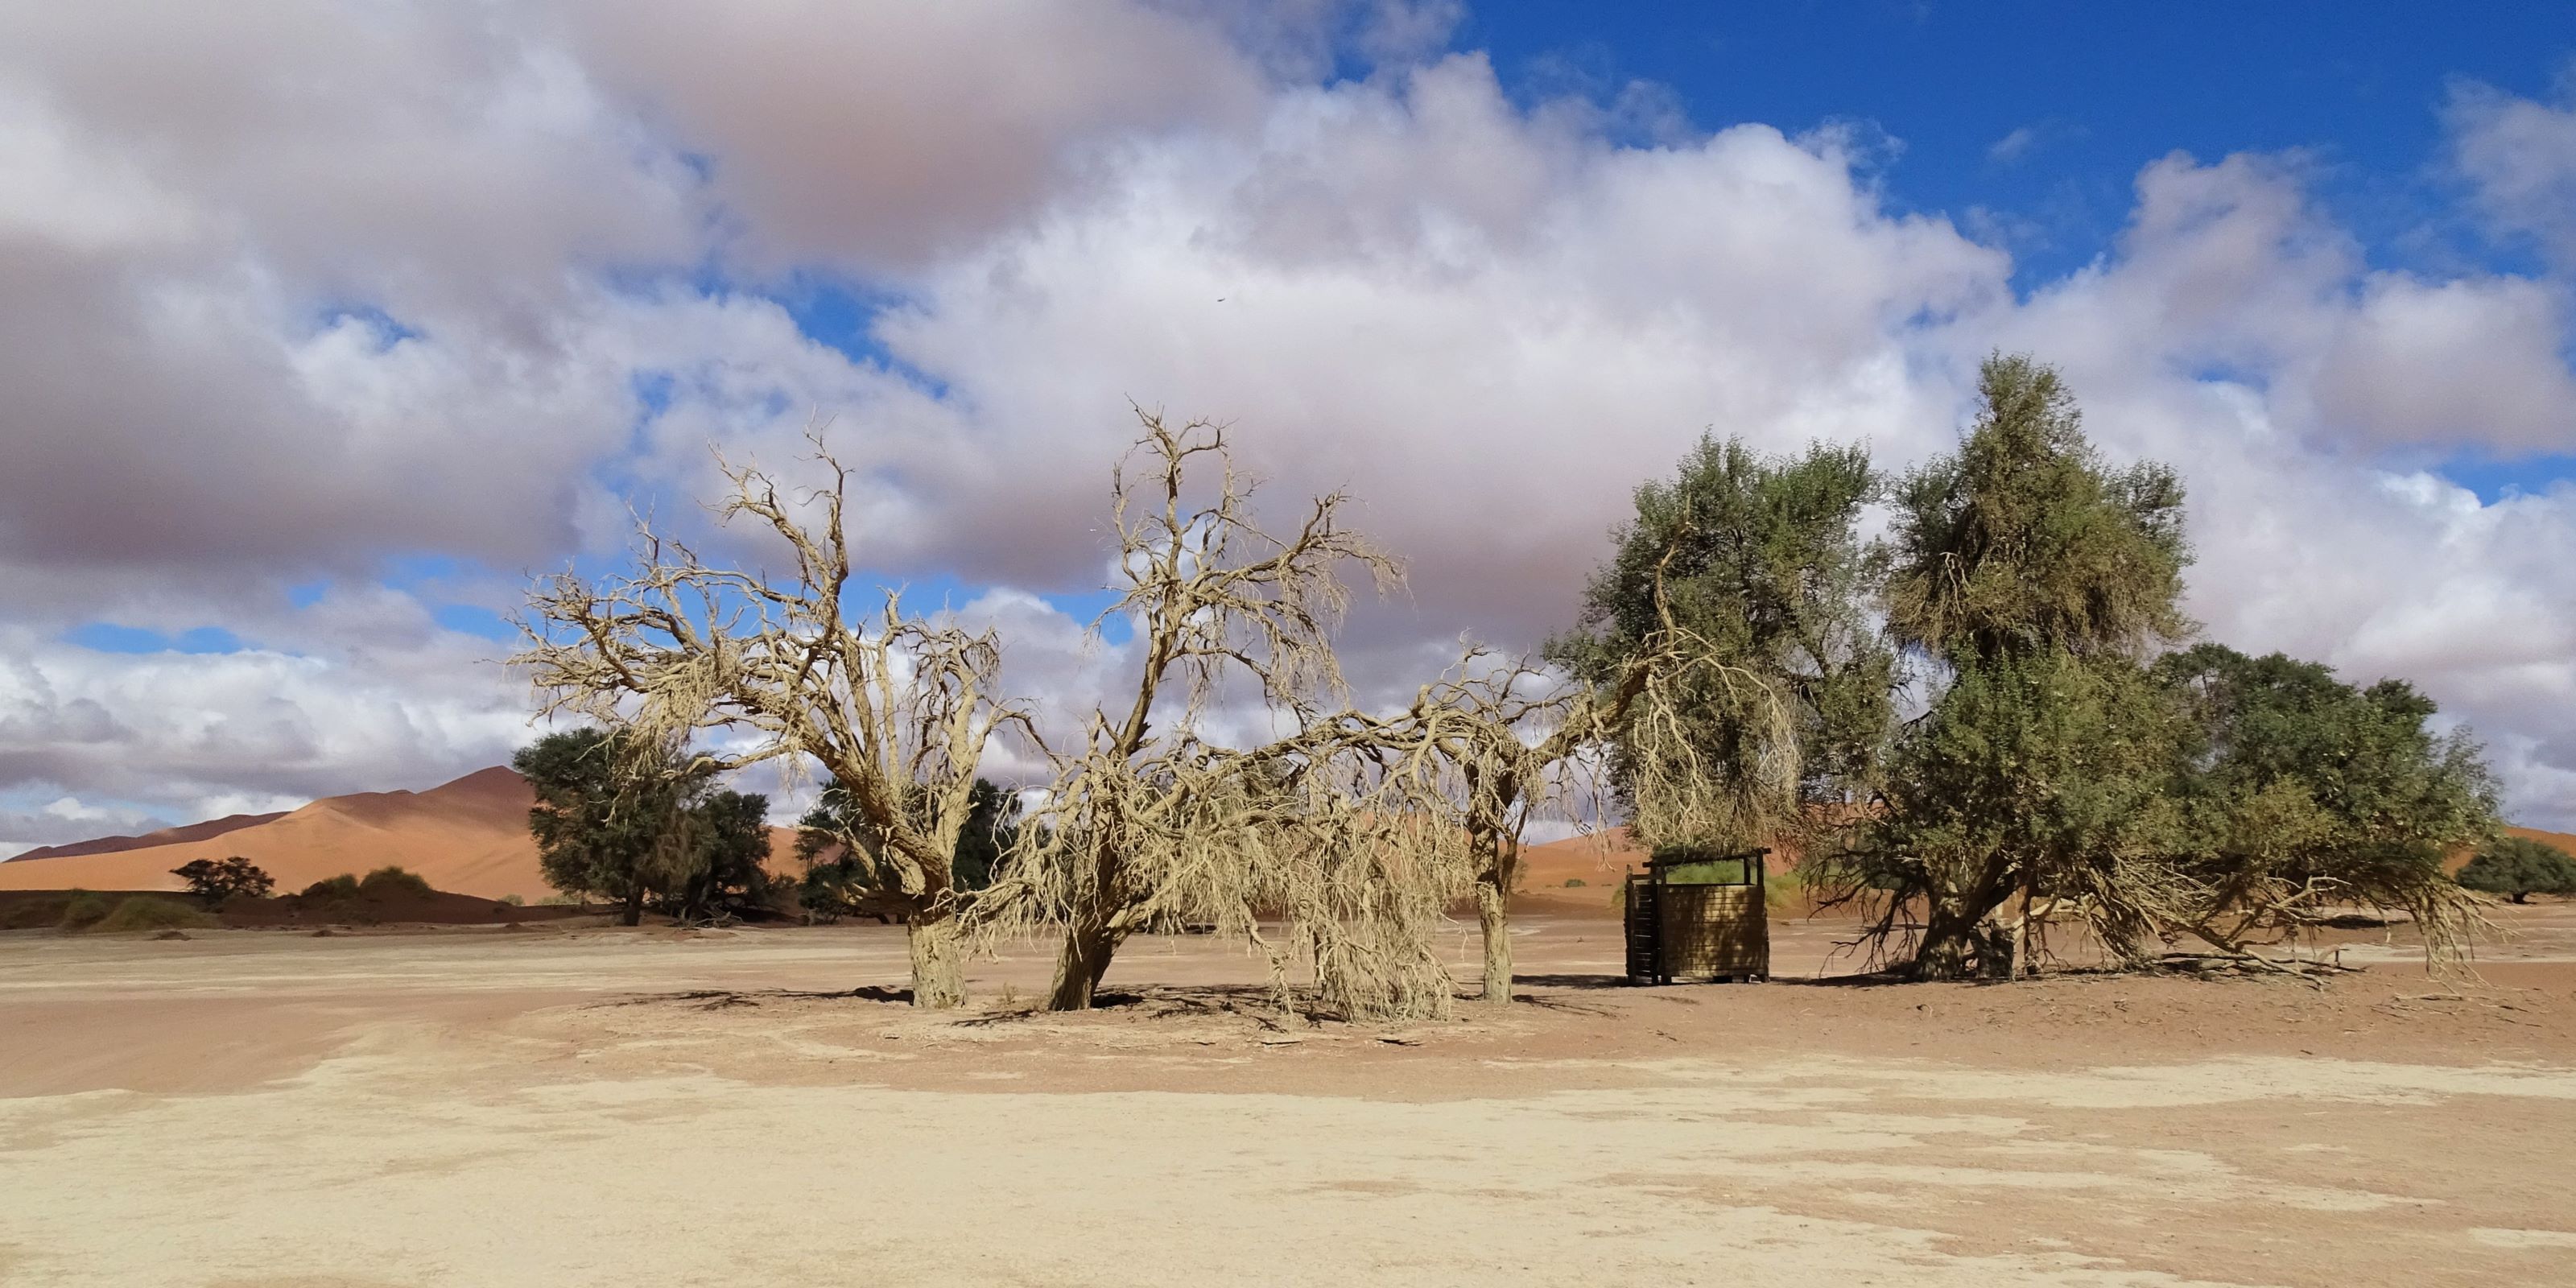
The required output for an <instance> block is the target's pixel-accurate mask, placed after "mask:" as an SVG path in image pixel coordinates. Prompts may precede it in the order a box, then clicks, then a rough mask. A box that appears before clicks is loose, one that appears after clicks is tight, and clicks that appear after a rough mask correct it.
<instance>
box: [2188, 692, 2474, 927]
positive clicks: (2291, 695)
mask: <svg viewBox="0 0 2576 1288" xmlns="http://www.w3.org/2000/svg"><path fill="white" fill-rule="evenodd" d="M2155 676H2156V679H2157V681H2158V682H2159V684H2160V685H2161V686H2162V687H2163V688H2164V689H2165V690H2166V691H2167V692H2168V693H2169V694H2170V695H2171V696H2172V698H2173V700H2174V702H2175V704H2176V705H2177V707H2178V708H2179V709H2180V711H2181V712H2182V713H2183V714H2184V717H2185V727H2186V729H2187V730H2188V733H2187V735H2186V740H2185V743H2184V748H2183V753H2184V754H2183V759H2182V763H2181V765H2180V767H2179V770H2178V773H2177V775H2176V779H2177V781H2176V783H2175V786H2174V793H2175V795H2176V797H2177V799H2178V800H2179V801H2180V802H2181V803H2182V805H2183V808H2184V810H2185V812H2186V817H2187V820H2188V823H2189V827H2190V834H2189V836H2188V838H2187V839H2186V842H2185V844H2184V846H2183V847H2182V849H2181V851H2180V853H2179V854H2178V856H2177V858H2176V861H2175V862H2176V866H2177V868H2178V870H2179V871H2178V875H2180V876H2181V877H2183V878H2185V881H2184V882H2183V883H2182V884H2181V886H2180V889H2181V891H2182V892H2183V893H2184V895H2185V896H2186V902H2185V903H2184V904H2183V906H2182V911H2181V912H2180V914H2179V915H2178V916H2176V917H2175V918H2174V920H2175V922H2176V924H2178V925H2179V926H2181V927H2182V928H2184V929H2185V930H2187V931H2188V932H2189V933H2191V934H2194V935H2196V936H2198V937H2200V938H2202V939H2205V940H2208V941H2209V942H2211V943H2212V944H2214V945H2216V946H2218V947H2220V948H2222V949H2225V950H2227V951H2230V952H2242V951H2244V950H2245V949H2246V947H2247V946H2248V944H2249V943H2250V942H2252V941H2254V940H2257V939H2262V938H2267V937H2275V936H2277V935H2279V934H2281V933H2284V932H2291V931H2295V930H2297V929H2298V928H2300V927H2301V926H2302V925H2304V924H2305V923H2306V922H2307V921H2309V920H2310V919H2312V917H2313V915H2314V913H2315V910H2316V909H2317V907H2318V905H2319V904H2321V903H2324V902H2327V901H2332V902H2337V903H2365V904H2371V905H2375V906H2395V907H2402V908H2405V909H2407V910H2408V911H2410V912H2411V913H2413V914H2414V916H2415V919H2416V922H2417V924H2418V925H2419V926H2421V927H2423V928H2424V930H2425V932H2426V935H2427V938H2428V940H2432V941H2435V942H2436V943H2437V945H2438V942H2439V941H2440V940H2442V939H2443V938H2444V937H2445V936H2446V934H2447V933H2448V931H2449V930H2450V929H2452V928H2455V927H2456V926H2457V924H2458V923H2459V922H2460V921H2461V920H2462V919H2463V916H2464V913H2465V908H2464V907H2462V906H2461V905H2460V904H2459V902H2458V900H2457V898H2456V894H2455V891H2454V890H2453V887H2452V884H2451V883H2450V882H2449V881H2447V880H2445V879H2444V878H2443V876H2442V867H2441V864H2442V856H2443V855H2444V854H2446V853H2448V852H2450V851H2452V850H2455V849H2458V848H2460V847H2462V846H2468V845H2475V844H2477V843H2479V842H2481V841H2483V840H2485V839H2487V838H2488V837H2490V836H2492V835H2493V834H2494V830H2495V825H2496V821H2495V807H2496V799H2495V788H2494V783H2493V779H2492V777H2491V775H2490V774H2489V773H2488V771H2487V768H2486V766H2485V764H2484V763H2483V762H2482V761H2481V760H2480V758H2479V756H2478V751H2477V746H2476V744H2475V743H2474V742H2473V741H2472V740H2471V739H2470V737H2469V735H2468V734H2467V733H2466V732H2465V731H2455V732H2453V733H2451V734H2449V735H2447V736H2443V735H2436V734H2435V733H2434V732H2433V731H2432V730H2431V729H2430V728H2429V727H2428V722H2429V721H2430V720H2431V719H2432V717H2433V715H2434V714H2435V708H2434V704H2433V702H2432V700H2431V699H2429V698H2427V697H2425V696H2424V695H2422V694H2420V693H2418V692H2416V690H2415V688H2414V686H2412V685H2410V684H2407V683H2406V682H2405V681H2402V680H2382V681H2380V682H2378V683H2376V684H2373V685H2371V686H2370V687H2368V688H2366V689H2365V688H2356V687H2354V686H2353V685H2350V684H2346V683H2344V682H2343V681H2341V680H2339V679H2337V678H2336V677H2335V674H2334V672H2333V671H2332V670H2330V669H2328V668H2327V667H2325V666H2323V665H2321V664H2318V663H2315V662H2303V661H2299V660H2297V659H2294V658H2290V657H2286V656H2283V655H2282V654H2278V653H2275V654H2272V655H2270V656H2268V657H2259V658H2257V657H2248V656H2246V655H2245V654H2242V653H2239V652H2237V651H2236V650H2234V649H2231V648H2228V647H2226V646H2224V645H2220V644H2201V645H2198V646H2196V647H2193V648H2190V649H2186V650H2183V651H2181V652H2178V653H2173V654H2170V655H2168V656H2166V657H2164V658H2162V659H2159V660H2158V661H2157V663H2156V665H2155Z"/></svg>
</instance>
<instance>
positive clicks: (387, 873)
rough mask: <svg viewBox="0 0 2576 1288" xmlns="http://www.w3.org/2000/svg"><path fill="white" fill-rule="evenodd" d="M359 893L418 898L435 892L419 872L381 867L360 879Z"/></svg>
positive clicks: (373, 896) (382, 897)
mask: <svg viewBox="0 0 2576 1288" xmlns="http://www.w3.org/2000/svg"><path fill="white" fill-rule="evenodd" d="M358 893H359V894H362V895H365V896H366V897H367V898H370V899H396V898H418V897H421V896H424V895H428V894H431V893H434V892H433V891H432V890H431V889H430V888H429V882H428V880H427V879H425V878H423V877H422V876H421V875H420V874H419V873H417V872H405V871H403V870H402V869H401V868H398V867H391V866H387V867H381V868H378V869H376V870H375V871H373V872H370V873H368V874H367V875H365V876H363V877H360V878H359V879H358Z"/></svg>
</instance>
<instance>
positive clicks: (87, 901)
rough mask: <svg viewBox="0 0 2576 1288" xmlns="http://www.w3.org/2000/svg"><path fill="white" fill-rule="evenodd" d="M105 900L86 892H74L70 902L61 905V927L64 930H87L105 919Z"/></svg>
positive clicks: (108, 909)
mask: <svg viewBox="0 0 2576 1288" xmlns="http://www.w3.org/2000/svg"><path fill="white" fill-rule="evenodd" d="M109 911H110V908H109V905H108V902H107V900H105V899H102V898H100V897H99V896H97V895H94V894H91V893H90V892H89V891H87V890H74V891H72V897H71V900H70V902H68V903H65V904H64V905H63V919H62V921H61V923H60V924H61V926H62V928H63V929H65V930H87V929H89V928H90V927H92V926H95V925H97V924H98V923H100V922H102V921H105V920H106V919H107V914H108V912H109Z"/></svg>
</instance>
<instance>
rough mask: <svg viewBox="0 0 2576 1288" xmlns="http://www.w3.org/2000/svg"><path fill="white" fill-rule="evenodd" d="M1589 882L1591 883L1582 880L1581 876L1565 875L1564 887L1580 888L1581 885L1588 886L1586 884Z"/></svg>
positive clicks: (1569, 888)
mask: <svg viewBox="0 0 2576 1288" xmlns="http://www.w3.org/2000/svg"><path fill="white" fill-rule="evenodd" d="M1590 884H1592V883H1591V882H1589V881H1586V880H1584V879H1583V878H1581V877H1567V878H1566V879H1565V888H1566V889H1568V890H1580V889H1582V888H1583V887H1585V886H1588V885H1590Z"/></svg>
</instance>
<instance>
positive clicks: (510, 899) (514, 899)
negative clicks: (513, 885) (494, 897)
mask: <svg viewBox="0 0 2576 1288" xmlns="http://www.w3.org/2000/svg"><path fill="white" fill-rule="evenodd" d="M498 902H501V903H506V904H508V905H510V906H511V907H513V908H524V907H526V906H527V904H528V901H527V900H525V899H522V898H520V897H519V896H518V895H516V894H505V895H502V896H501V898H500V899H499V900H498Z"/></svg>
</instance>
